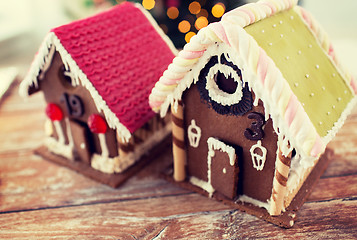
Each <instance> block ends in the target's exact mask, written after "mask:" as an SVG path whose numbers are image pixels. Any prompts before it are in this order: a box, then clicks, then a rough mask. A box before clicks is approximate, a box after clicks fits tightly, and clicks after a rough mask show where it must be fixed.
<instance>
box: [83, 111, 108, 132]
mask: <svg viewBox="0 0 357 240" xmlns="http://www.w3.org/2000/svg"><path fill="white" fill-rule="evenodd" d="M87 123H88V126H89V129H90V130H91V131H92V132H93V133H105V132H106V131H107V123H106V122H105V120H104V119H103V118H102V117H101V116H100V115H98V114H92V115H90V116H89V118H88V121H87Z"/></svg>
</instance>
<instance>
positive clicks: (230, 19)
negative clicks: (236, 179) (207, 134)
mask: <svg viewBox="0 0 357 240" xmlns="http://www.w3.org/2000/svg"><path fill="white" fill-rule="evenodd" d="M296 4H297V1H296V0H281V1H280V0H261V1H259V2H257V3H252V4H247V5H243V6H242V7H239V8H237V9H235V10H232V11H230V12H228V13H226V14H225V15H224V16H223V17H222V20H221V21H220V22H216V23H212V24H210V25H208V27H206V28H203V29H201V30H200V31H199V32H198V34H197V35H196V36H194V37H192V38H191V40H190V42H189V43H188V44H186V45H185V47H184V48H183V50H182V51H181V52H180V53H179V54H178V56H177V57H176V58H175V59H174V61H173V62H172V63H171V64H170V65H169V67H168V69H167V70H166V71H165V72H164V74H163V76H162V77H161V78H160V80H159V81H158V82H157V83H156V85H155V87H154V89H153V90H152V93H151V95H150V97H149V101H150V105H151V107H152V108H153V110H154V111H160V113H161V115H162V116H163V115H166V112H167V110H168V107H169V106H170V105H171V107H174V108H177V103H178V100H179V99H181V96H182V93H183V92H184V91H185V90H186V89H188V88H189V87H190V85H191V84H192V83H194V82H196V81H197V78H198V76H195V75H194V73H193V72H194V71H192V69H193V68H194V67H195V66H196V65H200V66H204V64H202V62H203V61H205V60H204V59H207V57H205V56H204V55H205V54H206V50H207V49H208V48H209V46H210V45H212V44H215V43H225V44H227V45H228V46H229V47H231V48H233V49H234V50H235V51H236V53H237V55H239V56H240V58H241V59H240V60H239V62H240V63H242V62H243V66H241V67H242V69H245V70H246V71H248V70H249V69H251V70H252V72H250V73H249V74H248V79H249V78H250V79H252V77H251V76H252V75H253V76H255V81H249V80H248V82H249V86H250V87H251V88H252V89H254V91H255V93H256V96H257V99H256V102H255V104H257V100H258V99H262V100H263V104H264V107H265V111H266V115H268V116H269V115H270V116H271V118H272V119H274V121H273V125H274V129H275V130H276V132H277V133H278V137H279V139H280V140H281V141H283V146H281V147H282V148H283V154H285V155H287V154H288V153H289V151H290V150H291V148H295V149H296V150H297V153H298V154H300V155H301V156H302V157H304V158H306V159H307V160H308V159H311V158H316V157H317V156H319V155H320V154H321V153H323V152H324V150H325V147H326V145H327V143H328V142H329V141H330V140H331V139H332V136H333V135H334V134H335V133H336V132H337V129H338V128H339V127H338V126H336V127H335V129H334V131H333V132H332V133H331V134H329V136H328V137H324V138H323V137H320V136H319V134H318V133H317V131H316V129H315V127H314V125H313V124H312V122H311V120H310V118H309V117H308V115H307V113H306V112H305V111H304V108H303V106H302V105H301V103H300V102H299V101H298V99H297V97H296V95H295V94H294V93H293V91H292V90H291V88H290V86H289V84H288V83H287V81H286V80H285V79H284V77H283V75H282V73H281V72H280V70H279V69H278V68H277V67H276V65H275V63H274V61H273V60H272V59H271V58H270V57H269V56H268V55H267V54H266V52H265V51H264V50H263V49H262V48H261V47H259V45H258V44H257V42H256V41H255V40H254V38H253V37H252V36H250V35H249V34H248V33H247V32H246V31H245V30H244V29H243V28H244V27H245V26H248V25H250V24H252V23H254V22H257V21H260V20H262V19H264V18H267V17H269V16H272V15H274V14H276V13H278V12H281V11H284V10H288V9H290V8H293V7H295V6H296ZM237 26H238V27H237ZM320 39H323V38H320ZM319 41H320V40H319ZM325 41H326V40H325ZM196 75H198V74H196ZM352 82H353V81H352ZM267 89H268V91H267ZM266 103H270V104H266ZM350 105H351V106H352V105H353V104H350ZM348 108H352V107H348ZM349 111H350V110H349ZM343 115H344V116H342V117H341V121H342V123H343V122H344V119H345V116H347V115H348V114H347V113H344V114H343ZM342 123H338V124H337V125H339V126H341V125H342ZM288 142H289V143H290V148H289V147H287V146H289V144H288ZM306 163H307V164H309V165H310V164H313V161H306ZM306 167H308V166H306Z"/></svg>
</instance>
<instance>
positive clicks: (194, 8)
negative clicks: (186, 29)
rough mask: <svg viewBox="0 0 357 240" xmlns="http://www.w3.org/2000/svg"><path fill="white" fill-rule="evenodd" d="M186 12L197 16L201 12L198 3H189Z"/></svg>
mask: <svg viewBox="0 0 357 240" xmlns="http://www.w3.org/2000/svg"><path fill="white" fill-rule="evenodd" d="M188 10H189V11H190V13H192V14H197V13H199V12H200V11H201V5H200V4H199V3H198V2H196V1H194V2H192V3H190V5H189V6H188Z"/></svg>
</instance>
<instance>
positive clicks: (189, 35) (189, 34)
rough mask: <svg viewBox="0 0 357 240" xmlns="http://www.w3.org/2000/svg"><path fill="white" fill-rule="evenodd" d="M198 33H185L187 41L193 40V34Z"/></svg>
mask: <svg viewBox="0 0 357 240" xmlns="http://www.w3.org/2000/svg"><path fill="white" fill-rule="evenodd" d="M195 35H196V33H194V32H188V33H186V35H185V41H186V42H187V43H188V42H190V40H191V38H192V37H193V36H195Z"/></svg>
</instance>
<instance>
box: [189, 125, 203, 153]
mask: <svg viewBox="0 0 357 240" xmlns="http://www.w3.org/2000/svg"><path fill="white" fill-rule="evenodd" d="M187 136H188V141H189V143H190V146H191V147H194V148H197V147H198V146H199V145H200V139H201V128H200V127H199V126H197V125H196V121H195V119H192V120H191V124H190V126H188V129H187Z"/></svg>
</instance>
